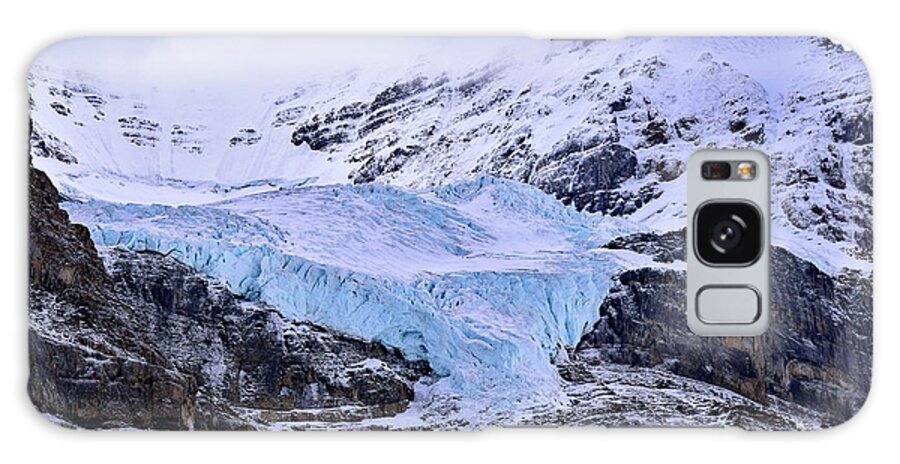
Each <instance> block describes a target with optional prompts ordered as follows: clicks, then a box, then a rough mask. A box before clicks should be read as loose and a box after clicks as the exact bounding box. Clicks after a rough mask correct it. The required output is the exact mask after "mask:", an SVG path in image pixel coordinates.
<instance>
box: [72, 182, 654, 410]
mask: <svg viewBox="0 0 900 464" xmlns="http://www.w3.org/2000/svg"><path fill="white" fill-rule="evenodd" d="M66 207H67V209H68V210H69V211H70V213H71V214H72V216H73V219H74V220H75V221H78V222H82V223H85V224H87V225H88V226H89V228H90V230H91V233H92V236H93V238H94V240H95V241H96V242H97V243H98V244H99V245H101V246H106V247H112V246H119V247H127V248H129V249H132V250H153V251H158V252H162V253H169V254H171V255H172V256H174V257H175V258H177V259H179V260H181V261H183V262H185V263H186V264H188V265H190V266H192V267H194V268H196V269H197V270H198V271H200V272H202V273H205V274H207V275H210V276H212V277H214V278H217V279H220V280H221V281H223V282H225V283H227V285H228V286H229V287H230V288H231V289H232V290H233V291H234V292H236V293H238V294H240V295H243V296H245V297H247V298H249V299H253V300H260V301H265V302H267V303H269V304H271V305H274V306H276V307H278V308H279V309H280V310H281V311H282V312H284V313H285V314H286V315H288V316H291V317H295V318H299V319H304V320H310V321H313V322H315V323H318V324H323V325H326V326H330V327H333V328H336V329H338V330H341V331H344V332H347V333H351V334H354V335H358V336H361V337H365V338H371V339H375V340H378V341H381V342H383V343H385V344H387V345H390V346H395V347H398V348H399V349H401V350H402V351H403V352H404V353H405V354H406V355H407V356H409V357H412V358H416V359H426V360H428V361H429V362H430V364H431V366H432V367H433V368H434V369H435V371H436V372H437V373H438V374H439V375H440V376H441V377H442V378H441V379H440V380H439V381H438V382H437V383H436V384H435V385H434V386H433V388H431V391H432V392H433V394H435V395H444V396H446V397H455V398H461V399H465V401H471V402H472V404H475V405H479V406H477V407H478V408H485V407H486V406H485V405H490V409H492V410H494V411H516V410H520V409H522V408H525V407H528V406H531V405H534V404H536V403H542V404H548V403H554V402H557V401H559V400H560V398H561V393H560V385H559V378H558V374H557V372H556V370H555V369H554V367H553V365H552V362H551V359H552V358H553V357H554V356H555V355H556V354H557V352H558V350H559V349H560V347H564V346H573V345H574V344H575V343H577V342H578V340H579V338H580V337H581V335H582V334H583V333H584V332H585V331H586V330H588V329H589V328H590V327H591V325H592V324H593V323H594V322H595V321H596V319H597V316H598V307H599V305H600V303H601V302H602V300H603V298H604V297H605V296H606V294H607V292H608V290H609V287H610V286H611V285H612V283H613V281H612V276H614V275H615V274H616V273H617V272H618V271H619V270H620V269H621V266H622V265H621V264H620V263H619V261H618V260H617V259H615V258H614V257H613V256H612V255H611V254H610V252H604V251H599V250H597V247H598V246H599V245H600V244H602V243H603V242H605V241H606V240H608V239H609V238H610V237H613V236H618V235H621V234H623V233H628V232H630V231H636V230H637V229H638V228H637V227H635V226H633V225H631V224H629V223H628V222H627V221H623V220H616V219H611V218H600V217H596V216H592V215H588V214H583V213H579V212H577V211H575V210H574V209H572V208H570V207H566V206H563V205H561V204H560V203H559V202H557V201H556V200H554V199H553V198H552V197H549V196H548V195H546V194H544V193H543V192H541V191H540V190H538V189H535V188H533V187H530V186H526V185H523V184H519V183H516V182H512V181H501V180H497V179H494V178H490V177H482V178H478V179H475V180H472V181H468V182H464V183H461V184H455V185H451V186H447V187H442V188H440V189H438V190H435V191H428V192H410V191H406V190H402V189H398V188H395V187H390V186H383V185H366V186H352V185H335V186H306V187H297V188H293V189H285V190H282V191H278V192H269V193H263V194H257V195H251V196H247V197H243V198H239V199H235V200H228V201H225V202H220V203H216V204H211V205H205V206H180V207H172V206H159V205H150V206H148V205H134V204H126V205H122V204H114V203H107V202H101V201H93V202H88V203H69V204H67V205H66ZM473 407H475V406H473ZM471 413H472V412H471V411H468V412H461V414H471Z"/></svg>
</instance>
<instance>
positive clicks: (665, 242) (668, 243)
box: [603, 229, 687, 263]
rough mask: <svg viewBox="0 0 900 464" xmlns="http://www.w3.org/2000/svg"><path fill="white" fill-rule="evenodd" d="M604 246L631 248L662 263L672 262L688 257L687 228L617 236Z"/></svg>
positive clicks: (612, 248) (616, 248)
mask: <svg viewBox="0 0 900 464" xmlns="http://www.w3.org/2000/svg"><path fill="white" fill-rule="evenodd" d="M603 248H608V249H610V250H630V251H634V252H635V253H640V254H642V255H649V256H652V257H653V260H654V261H657V262H660V263H671V262H674V261H684V260H686V259H687V256H686V253H687V248H686V244H685V229H680V230H673V231H669V232H666V233H663V234H654V233H649V232H647V233H639V234H634V235H626V236H623V237H616V238H614V239H613V240H611V241H610V242H609V243H607V244H606V245H603Z"/></svg>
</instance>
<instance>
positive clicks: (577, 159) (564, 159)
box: [531, 144, 641, 215]
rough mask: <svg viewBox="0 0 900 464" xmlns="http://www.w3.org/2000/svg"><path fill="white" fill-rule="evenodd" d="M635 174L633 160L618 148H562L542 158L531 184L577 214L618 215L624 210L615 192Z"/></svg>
mask: <svg viewBox="0 0 900 464" xmlns="http://www.w3.org/2000/svg"><path fill="white" fill-rule="evenodd" d="M636 171H637V157H636V156H635V155H634V152H633V151H632V150H630V149H629V148H626V147H624V146H622V145H617V144H604V145H600V146H597V147H591V148H587V149H584V150H582V149H579V148H575V147H573V146H566V147H563V148H562V149H560V150H558V151H557V152H555V153H554V154H553V156H548V157H546V158H543V159H542V160H541V161H540V163H539V164H538V165H537V166H536V167H535V173H534V174H533V175H532V178H531V180H532V183H533V184H534V185H536V186H537V187H538V188H540V189H541V190H543V191H545V192H547V193H550V194H552V195H554V196H556V198H558V199H559V200H561V201H562V202H563V203H565V204H572V205H574V206H575V208H577V209H578V210H586V211H591V212H602V213H604V214H607V213H608V214H611V215H620V214H623V213H624V211H619V209H625V208H626V207H627V206H626V205H624V204H622V203H620V202H619V200H620V199H622V198H623V197H622V195H621V194H620V192H619V191H618V190H617V188H618V187H619V186H620V185H621V184H622V183H623V182H625V181H626V180H628V179H630V178H632V177H634V176H635V174H636ZM640 201H641V200H640V199H638V202H640ZM639 206H640V205H638V207H639ZM635 209H636V208H635Z"/></svg>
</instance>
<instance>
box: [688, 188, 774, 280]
mask: <svg viewBox="0 0 900 464" xmlns="http://www.w3.org/2000/svg"><path fill="white" fill-rule="evenodd" d="M694 231H695V232H696V233H695V240H694V249H695V251H696V252H697V255H698V257H699V258H700V259H701V260H702V261H704V262H706V263H707V264H709V265H750V264H752V263H754V262H755V261H756V259H757V258H758V257H759V254H760V252H761V244H762V232H763V231H762V218H761V216H760V213H759V209H757V208H756V206H754V205H752V204H750V203H744V202H711V203H706V204H704V205H703V206H701V207H700V208H699V209H698V210H697V215H696V219H695V224H694Z"/></svg>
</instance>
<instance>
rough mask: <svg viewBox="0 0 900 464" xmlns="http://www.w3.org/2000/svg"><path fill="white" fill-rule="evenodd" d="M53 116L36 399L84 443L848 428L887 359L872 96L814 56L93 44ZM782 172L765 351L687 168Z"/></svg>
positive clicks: (745, 42)
mask: <svg viewBox="0 0 900 464" xmlns="http://www.w3.org/2000/svg"><path fill="white" fill-rule="evenodd" d="M28 87H29V92H30V99H29V104H30V110H31V111H30V120H31V125H30V127H31V133H30V148H31V149H30V165H31V167H30V198H29V202H30V203H29V205H30V234H29V252H30V267H29V276H30V289H29V291H30V303H29V315H30V328H29V359H30V378H29V382H28V392H29V394H30V397H31V399H32V401H33V403H34V405H35V406H36V408H37V409H38V410H39V411H40V412H41V413H42V414H43V415H44V416H46V417H47V418H48V419H50V420H51V421H53V422H56V423H59V424H61V425H64V426H68V427H76V428H88V429H194V430H208V429H298V430H299V429H390V430H409V429H415V430H421V429H481V428H485V427H490V426H531V425H538V426H592V425H593V426H608V427H620V426H678V427H710V426H736V427H741V428H744V429H753V430H757V429H781V430H795V429H819V428H824V427H829V426H832V425H835V424H840V423H842V422H844V421H846V420H847V419H848V418H850V417H852V416H853V415H854V414H855V413H856V412H857V411H858V410H859V408H860V407H861V406H862V404H863V402H864V401H865V398H866V395H867V392H868V390H869V385H870V379H871V360H872V98H871V90H870V84H869V77H868V74H867V71H866V69H865V67H864V65H863V63H862V61H861V60H860V59H859V57H858V56H857V55H856V54H855V53H853V52H852V51H848V50H846V49H845V48H843V47H842V46H841V45H837V44H835V43H833V42H831V41H829V40H828V39H824V38H812V37H756V38H750V37H707V38H679V37H668V38H667V37H655V38H651V37H646V38H626V39H621V40H611V41H601V40H588V41H572V40H531V39H524V38H523V39H516V38H510V39H504V38H477V39H476V38H471V39H469V38H456V39H449V38H445V39H437V38H433V39H432V38H396V39H394V38H377V39H376V38H372V39H359V38H355V39H349V38H348V39H338V38H333V39H311V38H307V39H294V38H281V39H275V38H268V39H261V38H260V39H253V38H242V39H237V38H234V39H230V38H85V39H75V40H69V41H65V42H61V43H58V44H56V45H53V46H51V47H50V48H49V49H47V50H45V51H43V52H42V53H41V54H40V55H39V56H38V58H37V59H36V61H35V63H34V64H33V66H32V68H31V69H30V71H29V74H28ZM710 148H713V149H715V148H723V149H724V148H753V149H756V150H759V151H761V152H763V153H765V154H766V155H767V156H768V157H769V163H770V166H771V185H772V193H771V205H770V206H771V211H772V216H771V229H772V236H771V238H772V245H773V246H772V248H771V266H772V279H771V302H772V305H771V313H770V315H771V316H770V323H769V327H768V330H767V331H766V332H765V334H763V335H761V336H758V337H701V336H697V335H694V334H693V333H692V332H691V331H690V330H689V329H688V327H687V322H686V318H685V307H686V298H687V296H686V294H685V253H686V244H685V227H686V225H687V223H688V218H687V217H686V214H685V208H686V205H685V202H686V193H685V189H686V184H685V178H686V176H685V166H686V160H687V158H688V157H689V156H690V155H691V154H692V153H693V152H695V151H697V150H700V149H710Z"/></svg>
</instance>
